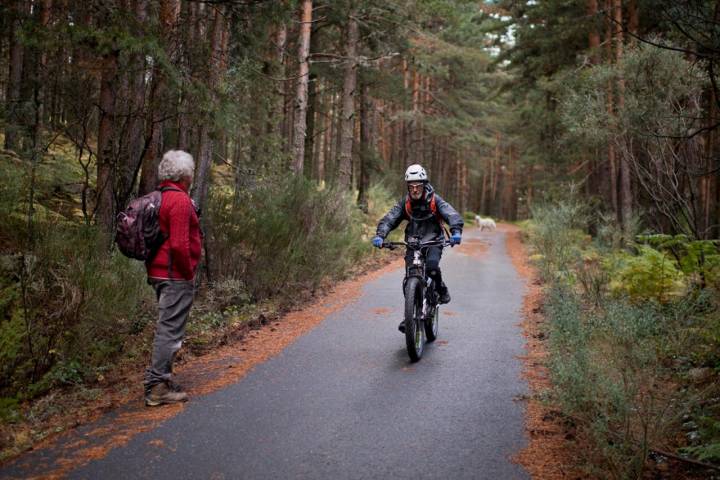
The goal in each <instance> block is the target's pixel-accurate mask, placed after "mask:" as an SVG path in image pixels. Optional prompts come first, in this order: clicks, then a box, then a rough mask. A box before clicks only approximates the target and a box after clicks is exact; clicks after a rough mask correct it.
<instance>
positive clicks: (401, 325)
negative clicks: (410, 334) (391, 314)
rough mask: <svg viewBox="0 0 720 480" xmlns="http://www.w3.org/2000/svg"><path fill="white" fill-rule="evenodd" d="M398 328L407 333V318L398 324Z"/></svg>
mask: <svg viewBox="0 0 720 480" xmlns="http://www.w3.org/2000/svg"><path fill="white" fill-rule="evenodd" d="M398 330H400V332H401V333H405V320H403V321H402V322H400V325H398Z"/></svg>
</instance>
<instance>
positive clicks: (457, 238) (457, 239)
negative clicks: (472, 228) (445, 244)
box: [450, 232, 462, 245]
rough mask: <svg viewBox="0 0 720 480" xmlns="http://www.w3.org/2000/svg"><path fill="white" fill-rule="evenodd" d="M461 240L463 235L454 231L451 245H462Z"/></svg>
mask: <svg viewBox="0 0 720 480" xmlns="http://www.w3.org/2000/svg"><path fill="white" fill-rule="evenodd" d="M460 242H462V235H460V234H459V233H457V232H455V233H453V234H452V237H450V245H460Z"/></svg>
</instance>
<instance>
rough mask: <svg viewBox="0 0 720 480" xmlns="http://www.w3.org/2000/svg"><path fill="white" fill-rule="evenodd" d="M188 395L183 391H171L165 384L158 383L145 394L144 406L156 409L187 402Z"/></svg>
mask: <svg viewBox="0 0 720 480" xmlns="http://www.w3.org/2000/svg"><path fill="white" fill-rule="evenodd" d="M187 400H188V395H187V393H185V392H183V391H173V390H171V388H170V387H169V386H168V384H167V383H158V384H157V385H153V386H152V388H150V390H149V391H148V392H147V393H146V394H145V405H147V406H148V407H156V406H158V405H164V404H168V403H180V402H187Z"/></svg>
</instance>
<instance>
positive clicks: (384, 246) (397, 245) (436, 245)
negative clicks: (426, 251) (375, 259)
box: [380, 240, 455, 250]
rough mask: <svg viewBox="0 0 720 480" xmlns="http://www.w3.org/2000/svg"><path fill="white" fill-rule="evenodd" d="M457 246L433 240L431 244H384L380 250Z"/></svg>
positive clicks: (447, 241) (444, 241)
mask: <svg viewBox="0 0 720 480" xmlns="http://www.w3.org/2000/svg"><path fill="white" fill-rule="evenodd" d="M454 246H455V244H454V243H452V242H450V241H449V240H432V241H430V242H419V243H414V242H413V243H408V242H383V244H382V246H381V247H380V248H387V249H388V250H395V249H396V248H397V247H409V248H412V249H415V250H417V249H420V248H425V247H454Z"/></svg>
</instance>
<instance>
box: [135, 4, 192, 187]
mask: <svg viewBox="0 0 720 480" xmlns="http://www.w3.org/2000/svg"><path fill="white" fill-rule="evenodd" d="M179 16H180V2H179V0H162V1H161V2H160V24H161V25H162V31H163V43H164V44H165V45H166V46H167V47H166V48H167V49H168V50H169V51H170V52H175V51H176V50H177V49H176V48H175V45H176V39H175V31H176V28H177V24H178V17H179ZM174 60H175V58H174V57H173V56H171V61H174ZM166 84H167V78H166V74H165V72H164V71H163V70H162V68H161V67H160V66H159V65H156V66H154V67H153V74H152V86H151V91H150V99H149V107H148V110H149V112H148V116H147V123H146V124H145V145H144V147H143V151H142V153H141V160H140V162H141V165H142V172H141V174H140V182H139V185H138V194H139V195H145V194H146V193H148V192H151V191H152V190H154V189H155V188H156V187H157V183H158V182H157V173H158V172H157V169H158V165H159V163H160V159H161V157H162V152H161V139H162V128H163V122H162V121H160V120H159V119H160V118H162V117H163V116H164V115H165V112H166V108H167V107H166V102H167V98H166V90H167V87H166ZM184 118H185V116H184V115H182V114H181V115H180V117H179V118H178V124H179V128H178V130H179V132H178V145H177V148H187V140H186V138H187V137H186V136H187V126H186V125H185V124H184Z"/></svg>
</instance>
